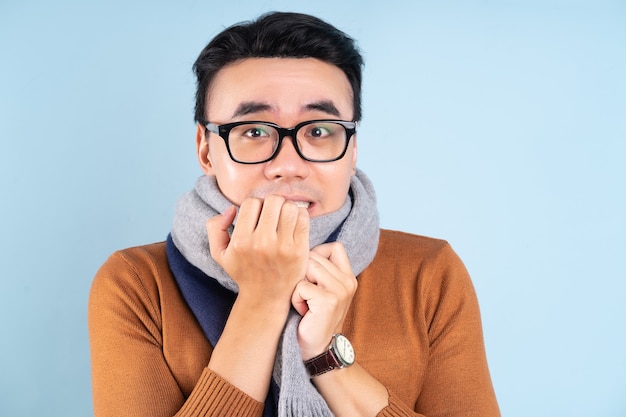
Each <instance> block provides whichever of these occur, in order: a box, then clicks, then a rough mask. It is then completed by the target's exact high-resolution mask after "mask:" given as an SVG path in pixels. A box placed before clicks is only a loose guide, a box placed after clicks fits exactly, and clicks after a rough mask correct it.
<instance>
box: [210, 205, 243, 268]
mask: <svg viewBox="0 0 626 417" xmlns="http://www.w3.org/2000/svg"><path fill="white" fill-rule="evenodd" d="M236 214H237V208H236V207H235V206H230V207H229V208H227V209H226V211H224V213H222V214H218V215H217V216H213V217H211V218H210V219H209V220H207V222H206V231H207V236H208V238H209V249H210V251H211V256H213V257H214V258H215V257H219V256H220V254H221V253H222V252H223V251H224V250H225V249H226V247H227V246H228V243H229V242H230V237H229V236H228V228H229V227H230V225H231V224H232V223H233V220H235V215H236Z"/></svg>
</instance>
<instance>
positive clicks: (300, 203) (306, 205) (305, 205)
mask: <svg viewBox="0 0 626 417" xmlns="http://www.w3.org/2000/svg"><path fill="white" fill-rule="evenodd" d="M293 203H294V204H295V205H296V206H298V207H302V208H305V209H308V208H309V206H310V205H311V202H310V201H294V202H293Z"/></svg>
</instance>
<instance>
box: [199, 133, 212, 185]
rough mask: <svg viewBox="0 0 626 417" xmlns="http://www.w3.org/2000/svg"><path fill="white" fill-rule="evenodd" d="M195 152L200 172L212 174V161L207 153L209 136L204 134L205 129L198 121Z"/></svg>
mask: <svg viewBox="0 0 626 417" xmlns="http://www.w3.org/2000/svg"><path fill="white" fill-rule="evenodd" d="M196 153H197V154H198V162H199V163H200V168H201V169H202V172H204V173H205V174H206V175H213V163H212V162H211V155H210V154H209V138H208V137H207V136H206V129H205V127H204V126H202V125H201V124H200V123H198V124H197V125H196Z"/></svg>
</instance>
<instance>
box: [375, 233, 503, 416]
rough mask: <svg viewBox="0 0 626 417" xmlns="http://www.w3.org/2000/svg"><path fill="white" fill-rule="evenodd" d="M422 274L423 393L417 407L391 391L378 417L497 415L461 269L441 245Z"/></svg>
mask: <svg viewBox="0 0 626 417" xmlns="http://www.w3.org/2000/svg"><path fill="white" fill-rule="evenodd" d="M420 275H421V276H420V279H419V280H418V283H417V285H418V291H417V296H418V298H419V300H417V302H416V304H417V305H418V308H416V317H415V323H416V325H417V326H421V327H423V328H424V329H426V332H427V339H428V359H427V366H426V369H425V372H424V374H423V375H422V381H421V387H422V388H421V392H420V394H419V397H418V398H417V401H416V403H415V404H407V403H403V402H402V400H400V399H399V397H397V396H396V395H395V394H394V393H393V392H392V391H391V390H390V394H389V405H388V406H387V407H386V408H384V409H383V410H381V412H380V413H379V414H378V416H379V417H408V416H414V417H415V416H426V417H431V416H437V417H499V416H500V411H499V407H498V404H497V400H496V397H495V393H494V391H493V386H492V382H491V377H490V374H489V369H488V366H487V358H486V354H485V348H484V342H483V334H482V324H481V318H480V311H479V306H478V300H477V297H476V293H475V290H474V287H473V285H472V282H471V279H470V277H469V274H468V273H467V270H466V269H465V266H464V265H463V263H462V261H461V260H460V259H459V257H458V256H457V255H456V253H455V252H454V251H453V250H452V248H451V247H450V245H448V244H444V245H443V246H442V247H441V248H440V249H439V250H438V251H437V253H436V254H435V255H433V256H432V257H430V258H429V259H427V260H426V261H425V263H424V265H423V266H422V268H421V272H420ZM388 390H389V388H388Z"/></svg>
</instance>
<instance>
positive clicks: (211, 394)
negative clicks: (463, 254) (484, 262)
mask: <svg viewBox="0 0 626 417" xmlns="http://www.w3.org/2000/svg"><path fill="white" fill-rule="evenodd" d="M358 280H359V287H358V290H357V293H356V295H355V297H354V300H353V302H352V306H351V308H350V311H349V313H348V316H347V319H346V322H345V324H344V329H343V332H344V333H345V334H346V336H347V337H348V338H349V339H350V340H351V342H352V344H353V345H354V348H355V351H356V353H357V361H358V362H359V363H360V364H361V365H362V366H363V367H364V368H365V369H367V370H368V371H369V372H370V373H371V374H372V375H373V376H374V377H376V378H377V379H378V380H379V381H380V382H381V383H382V384H384V385H385V386H386V387H387V390H388V392H389V406H388V407H386V408H384V409H383V410H382V411H381V412H380V413H379V416H419V415H423V416H426V417H435V416H437V417H443V416H449V417H453V416H454V417H461V416H463V417H468V416H480V417H491V416H499V415H500V413H499V410H498V405H497V402H496V398H495V395H494V391H493V388H492V384H491V379H490V376H489V370H488V368H487V361H486V358H485V350H484V345H483V338H482V328H481V322H480V313H479V309H478V303H477V300H476V295H475V292H474V289H473V286H472V283H471V281H470V278H469V276H468V274H467V272H466V270H465V267H464V266H463V264H462V262H461V261H460V259H459V258H458V257H457V255H456V254H455V253H454V251H453V250H452V249H451V248H450V246H449V245H448V244H447V243H446V242H445V241H441V240H436V239H430V238H426V237H421V236H415V235H411V234H406V233H402V232H394V231H388V230H382V231H381V236H380V244H379V248H378V252H377V255H376V258H375V259H374V261H373V262H372V264H371V265H370V266H368V267H367V269H365V271H364V272H363V273H362V274H361V275H359V277H358ZM89 334H90V342H91V360H92V377H93V400H94V408H95V416H96V417H108V416H115V417H119V416H133V417H142V416H145V417H158V416H169V417H171V416H257V417H259V416H261V415H262V412H263V404H262V403H259V402H257V401H255V400H254V399H252V398H251V397H249V396H248V395H246V394H245V393H243V392H242V391H240V390H239V389H237V388H236V387H235V386H233V385H231V384H229V383H228V382H227V381H225V380H223V379H222V378H220V376H219V375H217V374H215V373H213V372H212V371H210V370H208V369H207V368H206V366H207V364H208V362H209V358H210V356H211V351H212V347H211V345H210V344H209V342H208V341H207V339H206V337H205V336H204V334H203V333H202V330H201V328H200V326H199V325H198V323H197V321H196V319H195V317H194V316H193V314H192V312H191V311H190V309H189V307H188V306H187V305H186V303H185V301H184V299H183V298H182V296H181V294H180V292H179V290H178V288H177V286H176V282H175V281H174V278H173V276H172V274H171V272H170V270H169V267H168V263H167V257H166V254H165V243H163V242H161V243H156V244H152V245H147V246H141V247H136V248H131V249H126V250H123V251H120V252H116V253H115V254H113V255H112V256H111V257H110V258H109V259H108V260H107V261H106V263H105V264H104V265H103V266H102V268H101V269H100V270H99V271H98V274H97V275H96V277H95V279H94V282H93V286H92V289H91V294H90V299H89ZM236 359H237V358H233V360H236Z"/></svg>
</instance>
